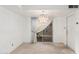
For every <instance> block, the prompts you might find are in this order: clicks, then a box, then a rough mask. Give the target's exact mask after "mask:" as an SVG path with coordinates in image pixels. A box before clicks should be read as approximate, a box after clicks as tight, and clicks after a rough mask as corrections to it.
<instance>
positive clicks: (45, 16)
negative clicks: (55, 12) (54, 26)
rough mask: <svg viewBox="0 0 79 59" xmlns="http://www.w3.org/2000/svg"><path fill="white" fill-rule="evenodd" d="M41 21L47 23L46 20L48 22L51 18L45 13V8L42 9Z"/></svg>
mask: <svg viewBox="0 0 79 59" xmlns="http://www.w3.org/2000/svg"><path fill="white" fill-rule="evenodd" d="M38 19H39V22H41V23H45V22H47V21H48V20H49V17H48V15H47V14H46V13H45V11H44V10H43V11H42V14H41V15H40V16H39V18H38Z"/></svg>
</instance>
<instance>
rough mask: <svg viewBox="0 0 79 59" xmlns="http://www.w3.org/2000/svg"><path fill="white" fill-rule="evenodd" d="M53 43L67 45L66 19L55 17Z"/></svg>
mask: <svg viewBox="0 0 79 59" xmlns="http://www.w3.org/2000/svg"><path fill="white" fill-rule="evenodd" d="M53 41H54V42H60V43H64V44H66V18H65V17H55V18H54V19H53Z"/></svg>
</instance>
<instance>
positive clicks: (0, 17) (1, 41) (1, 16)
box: [0, 7, 25, 53]
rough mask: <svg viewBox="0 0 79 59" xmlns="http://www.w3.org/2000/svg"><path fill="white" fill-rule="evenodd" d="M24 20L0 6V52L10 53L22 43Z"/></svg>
mask: <svg viewBox="0 0 79 59" xmlns="http://www.w3.org/2000/svg"><path fill="white" fill-rule="evenodd" d="M24 22H25V19H24V18H23V17H22V16H20V15H19V14H15V13H13V12H11V11H9V10H7V9H4V8H2V7H0V53H10V52H11V51H12V50H14V49H15V48H16V47H18V46H19V45H20V44H21V43H23V41H24V39H25V38H24V31H25V29H24V25H25V23H24ZM12 44H13V46H12Z"/></svg>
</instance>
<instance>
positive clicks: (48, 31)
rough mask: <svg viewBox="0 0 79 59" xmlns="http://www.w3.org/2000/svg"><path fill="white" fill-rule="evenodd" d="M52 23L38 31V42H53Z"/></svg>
mask: <svg viewBox="0 0 79 59" xmlns="http://www.w3.org/2000/svg"><path fill="white" fill-rule="evenodd" d="M52 41H53V40H52V23H51V24H49V26H48V27H47V28H45V29H44V30H43V31H41V32H39V33H37V42H52Z"/></svg>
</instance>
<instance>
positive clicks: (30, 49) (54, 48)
mask: <svg viewBox="0 0 79 59" xmlns="http://www.w3.org/2000/svg"><path fill="white" fill-rule="evenodd" d="M73 53H74V52H73V50H71V49H70V48H67V47H65V46H64V44H63V43H50V42H39V43H34V44H30V43H29V44H27V43H23V44H22V45H21V46H19V47H18V48H17V49H15V50H14V51H13V52H11V54H73Z"/></svg>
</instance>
